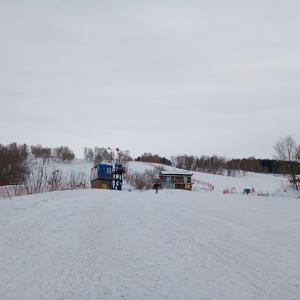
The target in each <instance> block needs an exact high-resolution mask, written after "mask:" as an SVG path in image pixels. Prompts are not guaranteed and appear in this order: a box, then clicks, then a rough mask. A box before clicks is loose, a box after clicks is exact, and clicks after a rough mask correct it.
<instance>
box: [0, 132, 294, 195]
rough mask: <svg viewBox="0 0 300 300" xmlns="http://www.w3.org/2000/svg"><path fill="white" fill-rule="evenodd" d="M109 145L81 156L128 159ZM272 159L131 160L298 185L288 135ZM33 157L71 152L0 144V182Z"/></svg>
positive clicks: (19, 172)
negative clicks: (280, 178)
mask: <svg viewBox="0 0 300 300" xmlns="http://www.w3.org/2000/svg"><path fill="white" fill-rule="evenodd" d="M115 150H118V149H110V148H103V147H102V148H101V147H94V148H88V147H85V148H84V158H85V159H86V160H87V161H90V162H93V163H94V165H97V164H99V163H103V162H104V163H112V162H113V161H117V162H118V163H126V162H127V161H132V160H133V159H132V157H131V156H130V152H129V150H125V151H116V152H115ZM274 150H275V155H274V159H257V158H255V157H249V158H242V159H228V158H226V157H224V156H218V155H213V156H206V155H201V156H193V155H186V154H184V155H177V156H174V155H172V156H171V157H170V159H167V158H166V157H161V156H159V155H158V154H151V153H144V154H142V155H141V156H139V157H137V158H136V159H135V161H141V162H150V163H158V164H163V165H167V166H174V167H177V168H180V169H186V170H189V171H200V172H205V173H212V174H217V175H228V176H235V175H236V174H237V173H241V172H242V173H243V174H244V175H245V174H246V173H247V172H256V173H274V174H287V175H289V176H290V182H291V184H292V185H293V186H294V187H295V188H296V189H298V185H299V183H300V180H299V177H298V175H300V147H299V146H297V144H296V142H295V140H294V139H293V138H292V137H291V136H286V137H285V138H281V139H279V140H278V141H277V142H276V143H275V146H274ZM37 159H41V160H42V162H43V164H45V163H46V161H47V160H50V159H52V160H53V161H55V162H58V163H60V162H62V163H70V162H72V161H73V160H74V159H75V155H74V153H73V151H72V150H71V149H69V147H66V146H61V147H57V148H48V147H42V146H41V145H36V146H28V145H26V144H23V145H19V144H17V143H11V144H9V145H7V146H4V145H1V144H0V185H8V184H22V183H24V182H25V181H26V178H28V175H29V174H30V172H31V167H32V166H33V165H34V164H35V161H36V160H37Z"/></svg>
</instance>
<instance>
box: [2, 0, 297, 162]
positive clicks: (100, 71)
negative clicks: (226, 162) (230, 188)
mask: <svg viewBox="0 0 300 300" xmlns="http://www.w3.org/2000/svg"><path fill="white" fill-rule="evenodd" d="M299 16H300V1H292V0H286V1H264V0H261V1H258V0H257V1H255V0H254V1H213V0H212V1H190V0H184V1H183V0H182V1H174V0H173V1H130V0H128V1H121V0H120V1H114V0H112V1H92V0H91V1H83V0H74V1H71V0H65V1H58V0H57V1H31V0H26V1H22V0H20V1H15V0H10V1H4V0H0V34H1V39H0V111H1V113H0V143H1V144H4V145H6V144H8V143H10V142H18V143H26V144H29V145H36V144H42V145H43V146H47V147H58V146H69V147H70V148H71V149H72V150H73V151H74V152H75V154H76V156H77V157H83V149H84V147H94V146H98V147H111V148H115V147H119V148H120V149H121V150H129V151H130V152H131V155H132V156H135V157H136V156H138V155H141V154H143V153H144V152H152V153H153V154H159V155H161V156H166V157H167V158H169V157H170V156H171V155H178V154H191V155H197V156H198V155H203V154H205V155H213V154H217V155H222V156H227V157H231V158H243V157H249V156H255V157H257V158H272V155H273V154H274V150H273V146H274V143H275V141H277V140H278V139H279V138H280V137H284V136H286V135H292V136H293V137H294V138H295V139H296V141H297V142H298V143H300V126H299V124H300V97H299V96H300V17H299Z"/></svg>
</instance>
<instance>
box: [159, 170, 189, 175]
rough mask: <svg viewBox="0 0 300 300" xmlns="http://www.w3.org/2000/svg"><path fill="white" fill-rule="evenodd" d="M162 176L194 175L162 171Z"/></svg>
mask: <svg viewBox="0 0 300 300" xmlns="http://www.w3.org/2000/svg"><path fill="white" fill-rule="evenodd" d="M160 174H161V175H165V176H167V175H170V176H176V175H178V176H192V175H193V173H189V172H178V171H174V172H169V171H161V172H160Z"/></svg>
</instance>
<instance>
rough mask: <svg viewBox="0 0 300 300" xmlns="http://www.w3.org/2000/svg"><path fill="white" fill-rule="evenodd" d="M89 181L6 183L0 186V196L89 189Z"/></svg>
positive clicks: (10, 196)
mask: <svg viewBox="0 0 300 300" xmlns="http://www.w3.org/2000/svg"><path fill="white" fill-rule="evenodd" d="M90 187H91V186H90V183H89V182H86V183H75V182H69V183H62V184H49V185H43V186H24V185H8V186H0V198H10V199H11V198H12V197H16V196H25V195H32V194H40V193H46V192H53V191H66V190H78V189H89V188H90Z"/></svg>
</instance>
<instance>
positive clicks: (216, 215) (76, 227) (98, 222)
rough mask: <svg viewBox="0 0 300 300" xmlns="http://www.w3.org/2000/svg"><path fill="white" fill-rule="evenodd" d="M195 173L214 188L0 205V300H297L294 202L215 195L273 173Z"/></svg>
mask: <svg viewBox="0 0 300 300" xmlns="http://www.w3.org/2000/svg"><path fill="white" fill-rule="evenodd" d="M194 176H195V177H196V178H199V179H202V180H206V181H209V182H211V183H212V184H214V185H216V188H215V190H214V191H212V192H209V191H206V190H205V189H204V190H201V189H200V188H199V189H197V188H196V189H195V190H193V191H180V190H162V191H159V192H158V194H156V193H155V191H153V190H151V191H145V192H137V191H133V192H131V193H130V192H119V191H106V190H97V189H94V190H76V191H61V192H49V193H44V194H37V195H31V196H22V197H14V198H12V200H10V199H1V200H0V228H1V229H0V230H1V234H0V299H1V300H8V299H28V300H29V299H30V300H34V299H49V300H50V299H51V300H52V299H57V300H62V299H63V300H66V299H74V300H76V299H78V300H83V299H136V300H142V299H153V300H159V299H180V300H183V299H197V300H198V299H228V300H229V299H230V300H233V299H238V300H241V299H278V300H283V299H284V300H288V299H293V300H297V299H300V268H299V265H300V250H299V249H300V230H299V228H300V217H299V211H300V199H297V198H296V197H282V196H270V197H258V196H252V195H243V194H232V195H224V194H223V193H222V192H221V191H222V189H223V188H226V186H228V187H231V186H233V185H234V186H236V189H237V190H240V189H241V188H242V187H245V188H247V187H249V186H250V185H251V186H250V188H251V187H252V185H255V184H256V185H258V184H260V186H259V188H262V189H263V188H265V189H268V191H269V192H270V193H272V192H274V191H276V190H278V189H280V180H279V179H278V178H276V177H274V176H267V175H264V176H265V177H263V175H260V174H246V176H241V177H240V178H235V179H233V178H228V177H226V176H219V177H217V176H215V177H213V175H211V177H210V176H209V177H205V175H203V174H201V173H198V174H196V173H194ZM204 177H205V178H204ZM251 178H252V179H251ZM214 180H215V182H213V181H214ZM239 180H240V181H239ZM263 181H264V182H263ZM195 187H196V186H195Z"/></svg>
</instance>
